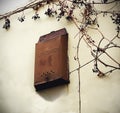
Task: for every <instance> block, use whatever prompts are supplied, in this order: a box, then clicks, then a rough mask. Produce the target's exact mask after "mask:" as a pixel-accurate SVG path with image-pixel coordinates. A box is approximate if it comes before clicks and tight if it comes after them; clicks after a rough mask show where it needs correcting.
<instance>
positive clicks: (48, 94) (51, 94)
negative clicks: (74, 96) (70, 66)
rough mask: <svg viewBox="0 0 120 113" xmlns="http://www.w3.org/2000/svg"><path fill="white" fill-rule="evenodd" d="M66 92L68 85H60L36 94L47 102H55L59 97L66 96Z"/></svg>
mask: <svg viewBox="0 0 120 113" xmlns="http://www.w3.org/2000/svg"><path fill="white" fill-rule="evenodd" d="M68 91H69V90H68V85H62V86H56V87H52V88H48V89H44V90H41V91H39V92H38V94H39V95H40V96H41V97H42V98H43V99H45V100H47V101H55V100H56V99H58V98H60V97H61V96H64V95H67V94H68Z"/></svg>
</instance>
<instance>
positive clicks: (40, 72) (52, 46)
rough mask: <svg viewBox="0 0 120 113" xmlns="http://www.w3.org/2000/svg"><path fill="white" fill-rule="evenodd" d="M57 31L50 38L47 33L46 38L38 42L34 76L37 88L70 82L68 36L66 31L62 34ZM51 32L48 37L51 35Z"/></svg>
mask: <svg viewBox="0 0 120 113" xmlns="http://www.w3.org/2000/svg"><path fill="white" fill-rule="evenodd" d="M62 30H63V29H62ZM64 30H65V29H64ZM57 32H58V31H56V32H54V33H52V36H53V37H51V38H50V39H49V40H48V39H47V36H46V35H45V38H46V39H45V40H44V41H39V42H38V43H37V44H36V52H35V77H34V83H35V88H36V90H40V89H45V88H48V87H52V86H56V85H60V84H63V83H68V82H69V76H68V57H67V48H68V36H67V33H66V32H65V31H64V32H65V34H62V35H61V34H58V35H57ZM50 34H51V33H50ZM50 34H49V35H48V38H49V37H50V36H51V35H50ZM42 38H43V37H42Z"/></svg>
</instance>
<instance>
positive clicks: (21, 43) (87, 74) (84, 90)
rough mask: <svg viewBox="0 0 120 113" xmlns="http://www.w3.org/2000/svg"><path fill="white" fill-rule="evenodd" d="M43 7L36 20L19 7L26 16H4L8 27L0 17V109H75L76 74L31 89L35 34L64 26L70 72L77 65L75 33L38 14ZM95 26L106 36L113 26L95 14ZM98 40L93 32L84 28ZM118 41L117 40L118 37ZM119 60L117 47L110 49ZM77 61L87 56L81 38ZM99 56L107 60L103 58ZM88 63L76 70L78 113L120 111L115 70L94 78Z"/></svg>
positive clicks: (5, 112) (65, 112)
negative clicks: (52, 84)
mask: <svg viewBox="0 0 120 113" xmlns="http://www.w3.org/2000/svg"><path fill="white" fill-rule="evenodd" d="M44 11H45V8H43V9H41V10H40V11H39V13H40V16H41V19H40V20H37V21H34V20H32V19H31V17H32V16H33V15H34V11H32V10H27V11H25V15H26V19H25V22H24V23H20V22H19V21H18V20H17V18H18V16H20V15H21V14H22V13H20V14H16V15H14V16H11V17H10V20H11V28H10V29H9V30H8V31H6V30H4V29H2V26H3V24H4V20H1V21H0V113H78V75H77V72H74V73H72V74H71V75H70V84H69V85H63V86H59V87H55V88H51V89H47V90H44V91H41V92H39V93H37V92H36V91H35V89H34V86H33V84H34V60H35V58H34V57H35V43H37V41H38V39H39V37H40V36H41V35H44V34H47V33H49V32H51V31H54V30H58V29H61V28H64V27H65V28H66V29H67V31H68V33H69V51H68V54H69V64H70V71H71V70H73V69H75V68H76V67H77V62H75V61H74V56H75V52H76V51H75V50H76V49H75V48H74V47H75V45H76V43H77V39H74V38H73V37H74V36H75V34H76V33H77V32H78V30H77V28H76V27H75V25H74V24H71V23H69V22H67V21H66V20H64V19H62V20H61V21H60V22H58V21H57V20H56V19H54V18H48V17H47V16H45V15H44ZM99 22H100V24H101V25H102V27H100V29H101V30H102V31H103V32H104V33H105V34H106V35H107V37H110V38H111V37H112V36H114V35H115V33H114V28H115V26H114V25H113V24H112V23H110V22H111V21H110V19H109V18H106V19H104V18H102V16H101V17H100V20H99ZM89 33H90V34H91V35H92V36H93V37H94V38H96V39H97V38H99V34H98V33H97V32H95V31H90V32H89ZM118 43H120V41H119V40H118ZM112 54H113V55H114V56H115V57H116V58H117V60H119V58H120V51H119V52H114V53H113V52H112ZM80 59H81V64H84V63H86V62H87V61H89V60H90V59H92V57H91V56H90V52H89V48H88V47H87V45H86V44H85V43H84V42H83V41H82V43H81V46H80ZM104 59H105V60H107V61H108V62H110V61H109V60H108V59H106V58H105V57H104ZM92 65H93V64H92V63H91V64H89V65H87V66H86V67H84V68H82V69H81V105H82V106H81V111H82V112H81V113H120V96H119V95H120V90H119V89H120V76H119V75H120V72H119V71H116V72H114V73H112V74H111V75H110V76H107V77H105V78H98V77H97V76H96V75H95V74H93V72H92V71H91V66H92Z"/></svg>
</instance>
